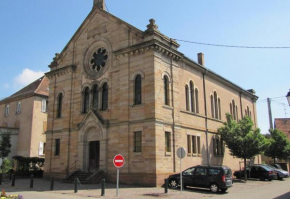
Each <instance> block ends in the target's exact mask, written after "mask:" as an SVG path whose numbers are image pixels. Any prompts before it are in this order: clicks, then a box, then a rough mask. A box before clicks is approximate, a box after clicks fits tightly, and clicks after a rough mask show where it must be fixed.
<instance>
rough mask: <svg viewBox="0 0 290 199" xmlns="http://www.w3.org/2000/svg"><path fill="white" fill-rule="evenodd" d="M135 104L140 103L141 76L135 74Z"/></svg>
mask: <svg viewBox="0 0 290 199" xmlns="http://www.w3.org/2000/svg"><path fill="white" fill-rule="evenodd" d="M134 101H135V102H134V103H135V105H137V104H141V103H142V78H141V75H137V76H136V78H135V100H134Z"/></svg>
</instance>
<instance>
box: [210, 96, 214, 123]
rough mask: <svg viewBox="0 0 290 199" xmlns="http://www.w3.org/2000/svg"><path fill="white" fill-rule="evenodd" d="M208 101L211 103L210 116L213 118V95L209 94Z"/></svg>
mask: <svg viewBox="0 0 290 199" xmlns="http://www.w3.org/2000/svg"><path fill="white" fill-rule="evenodd" d="M210 103H211V117H212V118H214V102H213V96H212V95H211V96H210Z"/></svg>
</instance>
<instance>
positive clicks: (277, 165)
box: [271, 164, 283, 170]
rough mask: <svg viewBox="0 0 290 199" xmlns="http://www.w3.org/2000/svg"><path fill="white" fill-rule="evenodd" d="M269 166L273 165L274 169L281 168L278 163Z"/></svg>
mask: <svg viewBox="0 0 290 199" xmlns="http://www.w3.org/2000/svg"><path fill="white" fill-rule="evenodd" d="M271 166H273V167H275V168H276V169H282V167H281V166H280V164H271ZM282 170H283V169H282Z"/></svg>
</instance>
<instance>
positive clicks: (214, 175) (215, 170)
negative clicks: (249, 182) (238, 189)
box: [168, 165, 233, 193]
mask: <svg viewBox="0 0 290 199" xmlns="http://www.w3.org/2000/svg"><path fill="white" fill-rule="evenodd" d="M168 180H169V186H170V187H172V188H177V187H178V186H179V185H180V174H174V175H170V176H169V179H168ZM182 181H183V186H184V187H186V186H192V187H203V188H209V189H210V190H211V192H213V193H216V192H218V191H219V190H221V191H222V192H226V191H227V189H228V188H230V187H231V186H232V185H233V179H232V170H231V169H230V168H229V167H227V166H203V165H198V166H194V167H190V168H188V169H186V170H184V171H183V172H182Z"/></svg>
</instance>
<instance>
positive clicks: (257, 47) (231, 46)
mask: <svg viewBox="0 0 290 199" xmlns="http://www.w3.org/2000/svg"><path fill="white" fill-rule="evenodd" d="M174 40H176V41H182V42H186V43H193V44H199V45H205V46H215V47H225V48H253V49H290V47H289V46H280V47H279V46H235V45H225V44H210V43H202V42H196V41H186V40H182V39H174Z"/></svg>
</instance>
